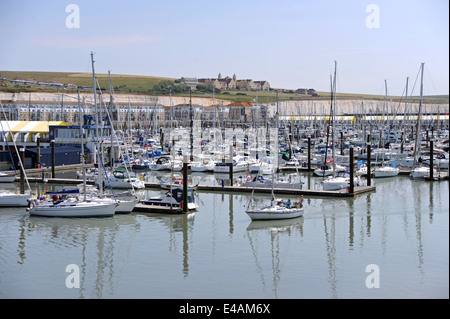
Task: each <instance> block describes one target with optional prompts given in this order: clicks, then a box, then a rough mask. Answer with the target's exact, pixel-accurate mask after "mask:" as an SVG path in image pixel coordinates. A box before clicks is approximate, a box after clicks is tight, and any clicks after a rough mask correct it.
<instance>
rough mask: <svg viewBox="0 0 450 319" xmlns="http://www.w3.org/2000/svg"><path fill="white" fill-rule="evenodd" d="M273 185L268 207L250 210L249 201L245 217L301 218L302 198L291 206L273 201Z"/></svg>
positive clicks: (261, 218)
mask: <svg viewBox="0 0 450 319" xmlns="http://www.w3.org/2000/svg"><path fill="white" fill-rule="evenodd" d="M275 136H276V138H275V141H276V143H275V145H276V152H275V156H278V92H277V113H276V132H275ZM272 180H274V171H272ZM273 189H274V183H272V196H271V200H270V205H267V206H263V207H256V208H250V204H251V202H252V199H253V194H252V198H251V199H250V202H249V205H248V207H247V210H246V211H245V212H246V213H247V215H248V216H249V217H250V218H251V219H252V220H272V219H289V218H296V217H300V216H303V197H302V199H301V200H300V201H299V202H296V203H294V204H292V203H291V202H290V200H288V201H286V202H284V201H282V200H279V199H278V200H275V197H274V192H273Z"/></svg>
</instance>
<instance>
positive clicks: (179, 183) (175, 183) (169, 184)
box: [159, 177, 198, 190]
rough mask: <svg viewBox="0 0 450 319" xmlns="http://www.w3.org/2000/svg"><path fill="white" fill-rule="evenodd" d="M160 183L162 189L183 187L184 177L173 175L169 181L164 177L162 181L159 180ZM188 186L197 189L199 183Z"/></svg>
mask: <svg viewBox="0 0 450 319" xmlns="http://www.w3.org/2000/svg"><path fill="white" fill-rule="evenodd" d="M159 185H160V186H161V188H162V189H173V188H178V187H183V179H182V178H177V177H173V178H172V179H171V180H170V179H169V180H168V181H166V180H165V179H162V180H161V182H159ZM188 188H192V189H194V190H196V189H197V188H198V185H190V184H188Z"/></svg>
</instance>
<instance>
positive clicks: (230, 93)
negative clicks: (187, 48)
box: [0, 71, 449, 104]
mask: <svg viewBox="0 0 450 319" xmlns="http://www.w3.org/2000/svg"><path fill="white" fill-rule="evenodd" d="M96 76H97V79H98V82H99V84H100V87H101V88H103V89H106V90H108V89H109V79H108V74H101V73H98V74H96ZM0 78H4V79H7V80H15V79H19V80H33V81H36V82H58V83H61V84H66V85H67V84H73V85H74V86H85V87H92V74H91V73H76V72H27V71H0ZM175 80H176V79H175V78H168V77H155V76H142V75H124V74H111V83H112V87H113V88H114V92H115V93H132V94H149V95H164V94H167V92H168V90H167V89H166V90H161V87H162V86H163V85H160V84H161V83H164V85H165V87H166V88H167V85H171V86H172V87H175V85H176V83H175ZM163 81H164V82H163ZM61 89H62V88H50V87H42V86H39V85H37V84H35V85H24V84H16V83H10V82H9V81H5V80H3V81H2V80H0V91H7V92H35V91H38V92H47V91H48V92H55V91H57V90H61ZM64 90H66V91H70V90H76V89H75V88H65V89H64ZM175 91H176V90H172V95H178V96H180V95H184V96H186V95H189V91H188V90H184V92H183V93H176V92H175ZM181 91H182V90H181ZM281 91H282V92H280V93H279V100H280V101H286V100H294V101H295V100H329V99H330V92H317V93H318V96H311V95H306V94H298V93H295V91H292V90H281ZM192 96H194V97H212V93H206V92H197V91H192ZM336 96H337V98H338V99H365V100H384V99H385V97H384V96H381V95H369V94H352V93H337V94H336ZM215 97H216V98H218V99H225V100H230V101H234V102H242V101H249V100H257V101H258V102H261V103H265V102H274V101H276V92H275V90H273V89H272V90H270V91H256V92H254V91H238V90H226V91H221V92H219V93H217V94H215ZM389 99H390V100H391V101H401V100H402V99H404V97H396V96H389ZM409 101H410V102H418V101H419V97H417V96H416V97H409ZM424 102H425V103H438V104H439V103H442V104H448V103H449V96H448V95H436V96H425V97H424Z"/></svg>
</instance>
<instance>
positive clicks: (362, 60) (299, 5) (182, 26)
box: [0, 0, 449, 96]
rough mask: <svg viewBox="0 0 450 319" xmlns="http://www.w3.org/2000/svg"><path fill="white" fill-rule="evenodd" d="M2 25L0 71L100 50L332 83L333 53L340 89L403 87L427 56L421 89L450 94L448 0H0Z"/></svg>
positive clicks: (291, 84)
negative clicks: (422, 87) (74, 8)
mask: <svg viewBox="0 0 450 319" xmlns="http://www.w3.org/2000/svg"><path fill="white" fill-rule="evenodd" d="M70 4H75V5H77V6H78V8H79V20H78V21H79V27H76V21H77V19H76V16H75V14H76V12H74V11H72V10H69V11H68V12H66V7H67V6H68V5H70ZM66 22H68V23H66ZM68 26H75V27H72V28H69V27H68ZM0 28H1V29H0V30H2V46H1V50H0V70H10V71H62V72H66V71H67V72H91V71H92V70H91V64H90V52H91V51H94V52H95V60H96V63H95V69H96V72H97V73H107V72H108V70H111V72H112V73H113V74H114V73H115V74H135V75H151V76H167V77H174V78H180V77H182V76H186V77H198V78H202V77H216V76H217V75H218V73H219V72H220V73H221V74H222V75H223V76H226V75H229V76H233V74H236V76H237V78H238V79H247V78H249V79H253V80H267V81H269V83H270V85H271V86H272V87H275V88H288V89H297V88H314V89H316V90H318V91H329V90H330V75H331V74H332V73H333V71H334V61H335V60H336V61H337V75H338V76H337V91H338V92H343V93H344V92H352V93H369V94H385V90H384V85H385V84H384V83H385V80H387V85H388V95H397V96H402V95H404V88H405V84H406V78H407V77H409V81H410V82H409V83H410V84H409V88H410V92H409V94H411V93H413V94H414V95H418V94H419V82H420V80H419V79H417V76H418V73H419V68H420V64H421V63H422V62H424V63H425V72H424V94H426V95H433V94H449V73H448V72H449V71H448V70H449V2H448V0H431V1H430V0H429V1H424V0H423V1H419V0H415V1H414V0H412V1H411V0H408V1H406V0H396V1H371V0H369V1H362V0H353V1H336V0H335V1H331V0H322V1H320V0H319V1H308V0H302V1H300V0H271V1H269V0H238V1H235V0H222V1H218V0H203V1H202V0H189V1H187V0H185V1H181V0H177V1H171V0H165V1H133V0H128V1H98V0H96V1H84V0H70V1H63V0H55V1H45V0H41V1H27V0H21V1H5V0H0ZM416 79H417V84H416V86H415V89H414V91H413V92H411V89H412V87H413V85H414V82H415V81H416Z"/></svg>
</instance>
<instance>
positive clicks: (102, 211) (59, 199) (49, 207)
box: [27, 53, 117, 217]
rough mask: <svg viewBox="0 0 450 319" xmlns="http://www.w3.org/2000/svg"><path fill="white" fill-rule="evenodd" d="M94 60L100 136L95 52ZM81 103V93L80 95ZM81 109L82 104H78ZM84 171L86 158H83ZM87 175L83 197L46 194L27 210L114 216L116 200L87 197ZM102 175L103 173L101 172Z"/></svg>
mask: <svg viewBox="0 0 450 319" xmlns="http://www.w3.org/2000/svg"><path fill="white" fill-rule="evenodd" d="M91 60H92V77H93V83H94V85H93V89H94V104H95V111H96V112H95V114H96V120H95V124H96V127H97V134H96V137H97V138H98V120H97V114H98V112H97V99H96V95H97V94H96V84H95V71H94V54H93V53H91ZM78 103H79V95H78ZM78 107H79V109H80V104H78ZM82 137H83V128H82V124H81V121H80V138H81V147H82V153H83V154H84V142H83V138H82ZM83 171H84V158H83ZM85 176H86V175H84V179H83V189H84V195H83V198H80V197H79V196H70V195H67V194H65V193H62V194H59V195H58V194H53V196H52V197H51V198H47V197H45V196H43V197H40V198H38V199H35V200H33V201H31V202H30V206H29V208H27V211H29V212H30V215H34V216H44V217H110V216H114V214H115V210H116V206H117V203H116V202H115V201H94V200H88V199H87V198H86V177H85ZM100 176H101V174H100Z"/></svg>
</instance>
